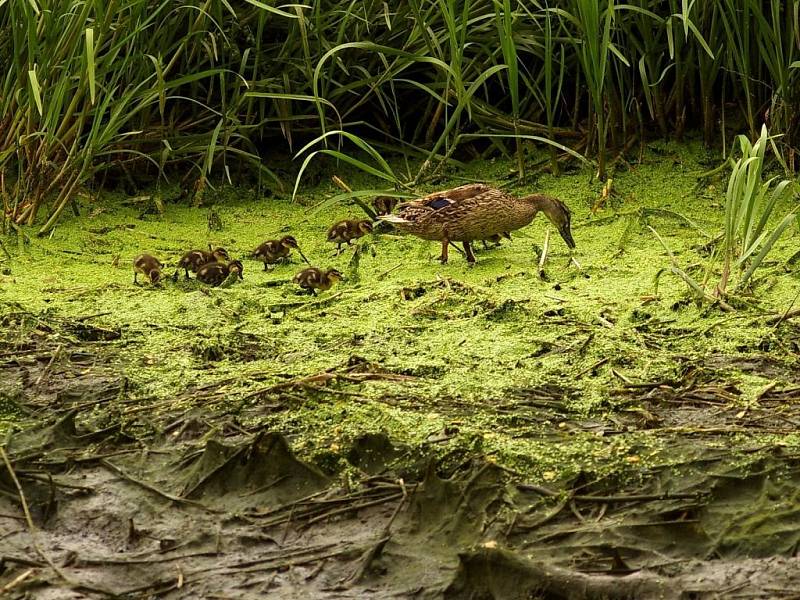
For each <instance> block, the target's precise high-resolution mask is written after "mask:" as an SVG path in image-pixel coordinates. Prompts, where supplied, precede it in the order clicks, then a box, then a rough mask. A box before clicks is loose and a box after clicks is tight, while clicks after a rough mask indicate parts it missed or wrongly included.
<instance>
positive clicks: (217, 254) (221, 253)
mask: <svg viewBox="0 0 800 600" xmlns="http://www.w3.org/2000/svg"><path fill="white" fill-rule="evenodd" d="M211 255H212V256H213V257H214V260H215V261H217V262H222V261H224V260H228V259H229V258H230V257H229V256H228V251H227V250H225V248H217V249H216V250H214V251H212V252H211Z"/></svg>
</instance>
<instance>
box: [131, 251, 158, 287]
mask: <svg viewBox="0 0 800 600" xmlns="http://www.w3.org/2000/svg"><path fill="white" fill-rule="evenodd" d="M163 268H164V265H163V263H162V262H161V261H160V260H158V259H157V258H156V257H155V256H150V255H149V254H140V255H139V256H137V257H136V258H134V259H133V283H136V284H138V283H139V282H138V281H136V278H137V277H138V275H139V273H141V274H142V275H144V276H145V277H147V278H148V279H149V280H150V283H152V284H153V285H155V284H157V283H158V282H159V281H160V280H161V269H163Z"/></svg>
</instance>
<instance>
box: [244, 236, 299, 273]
mask: <svg viewBox="0 0 800 600" xmlns="http://www.w3.org/2000/svg"><path fill="white" fill-rule="evenodd" d="M292 248H294V249H295V250H297V252H298V254H300V256H302V257H303V260H304V261H305V262H306V264H309V265H310V264H311V263H310V262H308V259H307V258H306V256H305V254H303V251H302V250H300V246H298V245H297V240H296V239H294V238H293V237H292V236H291V235H285V236H283V237H282V238H281V239H279V240H269V241H266V242H264V243H263V244H261V245H260V246H259V247H258V248H256V249H255V251H254V252H253V258H255V259H256V260H260V261H263V262H264V270H265V271H266V270H267V265H273V264H275V263H276V262H278V261H279V260H281V259H282V258H286V257H287V256H289V252H291V251H292Z"/></svg>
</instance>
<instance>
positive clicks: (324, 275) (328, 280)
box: [294, 267, 343, 296]
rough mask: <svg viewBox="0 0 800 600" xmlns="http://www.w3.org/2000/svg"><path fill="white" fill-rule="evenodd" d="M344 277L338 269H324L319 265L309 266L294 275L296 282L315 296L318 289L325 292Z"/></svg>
mask: <svg viewBox="0 0 800 600" xmlns="http://www.w3.org/2000/svg"><path fill="white" fill-rule="evenodd" d="M342 279H343V276H342V274H341V273H340V272H339V271H337V270H336V269H328V270H327V271H323V270H322V269H318V268H317V267H308V268H307V269H303V270H302V271H300V272H299V273H298V274H297V275H295V276H294V282H295V283H296V284H297V285H299V286H300V287H301V288H303V289H304V290H308V291H309V292H311V293H312V294H314V295H315V296H316V295H317V292H316V290H322V291H323V292H324V291H325V290H329V289H331V287H333V284H334V283H336V282H337V281H341V280H342Z"/></svg>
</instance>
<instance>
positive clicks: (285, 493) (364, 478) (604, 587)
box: [0, 313, 800, 599]
mask: <svg viewBox="0 0 800 600" xmlns="http://www.w3.org/2000/svg"><path fill="white" fill-rule="evenodd" d="M31 319H32V317H31V316H30V315H26V314H22V313H19V314H16V315H9V316H7V317H6V319H5V326H6V331H7V332H9V333H13V335H9V337H8V338H7V339H6V342H5V344H4V347H3V362H2V365H0V370H1V371H2V374H3V381H4V382H6V383H8V382H21V385H20V386H18V387H17V388H16V389H17V393H16V395H14V394H13V393H10V392H9V391H8V387H7V388H6V390H5V391H4V398H5V401H6V402H9V403H12V404H13V406H14V407H15V410H17V411H18V412H19V414H20V415H24V416H27V417H31V418H35V420H37V421H39V422H40V424H39V425H38V426H34V427H29V428H25V429H24V430H20V431H17V432H15V433H12V434H11V435H10V437H9V439H8V441H7V443H6V444H5V445H4V450H3V451H4V453H5V456H4V457H3V462H4V465H3V466H4V468H3V469H2V473H1V474H0V493H1V495H0V539H2V552H0V554H2V563H1V564H2V573H0V588H2V589H4V592H5V593H7V594H8V595H9V597H19V598H22V597H34V598H59V599H60V598H104V597H109V596H111V595H113V596H120V597H129V598H152V597H163V598H193V597H206V598H214V597H220V598H221V597H236V598H261V597H263V596H264V595H265V594H267V593H269V594H270V595H274V596H275V597H285V598H293V597H310V596H313V597H326V598H369V597H374V598H386V597H420V598H440V597H446V598H530V597H546V598H628V597H635V598H681V597H686V594H692V597H695V598H716V597H764V598H780V597H786V598H789V597H795V594H796V590H797V589H798V588H800V576H798V572H800V571H798V568H797V567H798V566H800V565H799V564H798V562H797V559H796V558H795V553H796V550H797V547H798V543H800V528H798V527H797V526H796V522H797V518H798V517H797V509H796V506H797V504H798V498H797V494H798V492H797V490H798V489H800V455H798V454H797V453H796V452H795V451H794V450H792V449H791V448H785V447H766V446H761V447H758V446H751V447H744V446H742V447H739V448H738V449H737V450H736V451H735V452H731V451H730V450H727V449H725V448H723V445H722V444H721V443H720V442H721V437H720V436H724V435H728V434H729V432H728V431H722V430H724V429H726V427H727V426H726V424H725V423H724V422H721V421H720V420H719V418H718V415H719V414H720V412H721V406H723V405H724V403H725V402H727V401H729V400H730V397H729V395H730V394H732V393H735V390H733V389H732V388H730V387H729V386H725V385H724V384H722V383H720V382H719V381H718V378H715V377H714V376H711V375H709V374H708V371H706V370H703V369H696V370H694V371H692V372H690V373H688V374H687V375H686V377H684V378H683V379H682V380H681V381H680V382H677V381H675V382H666V381H662V382H654V383H652V384H640V385H629V386H627V387H626V388H625V389H623V390H621V391H620V393H621V394H625V395H629V396H631V397H632V398H633V399H634V400H635V402H636V410H635V411H632V412H633V414H634V415H635V418H631V419H630V420H629V424H628V425H623V424H622V423H617V424H616V425H613V426H615V427H617V428H619V427H625V426H641V427H645V428H647V426H648V425H647V423H650V426H653V425H652V424H653V423H656V422H658V421H659V420H661V421H665V422H663V423H661V434H662V435H667V434H666V433H665V432H666V431H669V442H670V447H671V448H672V449H673V451H674V455H675V456H680V457H681V459H680V460H672V461H668V462H664V463H663V464H660V465H653V464H651V465H650V466H649V467H648V468H646V469H640V470H638V472H637V476H636V477H635V478H632V477H630V476H625V475H620V474H614V475H607V476H603V475H598V474H597V473H591V472H588V471H586V472H581V473H579V474H578V475H576V476H571V477H568V478H561V479H558V480H553V481H551V482H547V483H546V484H545V483H542V482H538V481H532V480H530V479H529V478H527V477H525V476H524V475H522V474H520V473H516V472H514V470H513V469H509V468H507V467H504V466H503V465H500V464H497V463H496V462H495V461H494V460H493V459H492V458H491V457H490V456H487V455H486V453H484V452H481V451H480V450H477V449H476V450H475V451H472V452H466V451H464V450H463V449H459V450H457V451H456V450H454V451H453V452H452V453H449V454H444V455H442V454H438V455H437V454H435V453H431V452H429V451H428V450H425V449H424V448H415V447H411V446H408V445H407V444H403V443H402V442H400V441H398V440H397V439H391V438H390V437H388V436H386V435H378V434H367V435H361V436H358V437H356V438H354V439H352V440H350V441H349V443H348V444H347V445H346V446H343V447H340V448H336V449H331V458H330V459H329V460H328V461H325V460H321V459H320V460H317V461H316V462H309V461H308V460H302V459H300V458H298V457H297V456H296V454H295V453H294V452H293V449H292V446H291V444H290V443H289V441H287V438H286V437H285V436H284V435H281V434H280V433H277V432H275V431H271V430H270V429H269V428H265V427H263V426H262V425H253V424H251V423H249V422H248V421H250V420H251V419H249V418H247V416H246V411H247V410H253V407H250V408H248V409H245V411H244V413H238V412H236V411H233V410H231V409H230V405H229V407H228V408H227V409H222V408H221V407H220V406H217V407H215V406H214V405H213V404H209V403H208V402H207V400H208V397H207V396H206V397H205V398H204V397H203V396H202V393H203V392H205V393H207V394H208V393H211V392H213V390H212V389H206V390H194V392H193V394H194V395H195V399H197V400H200V402H199V403H197V404H194V405H193V406H191V407H187V405H186V399H180V398H174V399H173V401H172V402H170V403H168V404H167V405H166V406H163V400H155V399H152V398H147V397H144V396H141V395H140V394H139V392H140V390H138V389H137V388H136V386H135V385H134V384H131V383H130V381H129V380H128V379H127V378H126V377H125V376H124V375H123V374H122V373H121V371H120V364H119V356H118V355H117V353H116V352H117V350H118V348H116V349H115V348H114V347H113V344H118V343H121V341H120V340H114V339H113V338H114V337H115V334H114V332H113V331H111V330H107V329H103V328H98V329H95V328H93V327H92V326H90V325H87V324H85V323H80V322H72V321H68V320H64V319H44V318H42V317H37V318H34V319H33V323H35V326H34V325H32V322H31ZM76 332H79V333H76ZM109 338H111V339H109ZM710 360H713V361H718V360H719V358H712V359H710ZM711 364H718V363H711ZM406 378H407V376H403V375H401V374H397V373H392V372H391V371H390V370H386V369H381V368H380V365H376V364H368V363H364V362H361V361H358V360H354V361H352V363H351V364H349V365H347V366H345V367H344V368H342V369H341V370H340V371H339V372H329V373H327V374H326V375H325V376H316V377H310V378H305V379H303V380H297V381H288V382H285V383H284V384H282V385H278V386H274V385H273V386H271V387H270V389H263V390H262V391H261V392H260V395H259V398H260V402H259V405H258V410H262V411H263V410H273V411H283V410H289V409H290V408H289V407H290V406H291V405H293V404H294V403H296V402H302V401H308V402H310V401H312V400H313V397H314V396H315V395H318V394H319V393H320V391H321V390H323V389H324V390H326V392H325V393H326V394H327V395H331V396H335V395H336V394H337V393H338V392H339V391H344V392H347V393H346V394H345V396H343V397H342V398H346V397H348V396H349V394H351V393H352V389H359V388H361V387H363V386H368V385H370V383H371V381H375V380H378V379H380V380H383V381H389V382H391V383H392V384H394V385H396V386H399V388H400V390H401V389H402V386H403V385H405V384H406ZM337 380H346V381H348V383H349V385H350V387H349V388H348V389H347V390H337V387H336V386H337ZM45 381H46V382H47V383H46V385H42V383H43V382H45ZM9 387H11V388H13V383H12V384H11V386H9ZM400 390H398V393H400ZM549 393H550V396H547V395H545V390H538V391H534V390H529V391H528V392H527V396H526V395H524V394H522V393H521V394H520V400H519V406H517V408H516V411H517V412H524V414H526V415H529V416H531V415H532V416H538V418H545V417H547V415H549V414H551V413H550V411H552V407H553V403H554V399H553V398H554V396H556V395H557V394H556V390H553V389H551V390H549ZM797 396H798V389H797V388H796V387H795V388H781V389H778V388H777V387H775V388H774V389H772V390H769V392H768V393H765V394H764V395H763V396H762V398H761V399H760V400H759V402H760V404H759V405H754V406H752V407H751V409H750V413H751V414H750V415H749V416H748V418H749V419H751V420H752V423H753V425H754V426H761V427H768V428H771V429H775V430H778V429H780V428H781V427H785V424H786V423H787V422H788V423H792V422H794V421H795V419H800V415H796V414H793V412H792V411H793V410H800V406H798V403H797ZM203 400H205V402H204V401H203ZM778 400H780V407H778V406H777V405H776V404H775V402H776V401H778ZM157 403H161V404H162V407H161V408H162V409H161V410H158V411H157V410H155V405H156V404H157ZM522 406H524V407H525V409H524V411H523V410H522V408H520V407H522ZM673 407H677V408H675V409H673ZM667 409H670V410H667ZM661 411H663V412H661ZM681 411H689V412H691V413H692V415H693V416H692V418H691V423H692V424H691V427H690V425H689V423H690V421H689V420H685V421H682V422H680V423H679V426H676V424H675V423H676V422H679V421H680V419H681V418H682V417H681V416H679V413H680V412H681ZM621 414H622V415H623V416H625V415H627V414H628V413H627V412H623V413H621ZM715 415H717V417H715ZM739 418H740V419H743V418H744V417H739ZM642 419H644V421H643V420H642ZM698 420H699V422H698ZM711 422H713V423H716V426H715V427H713V428H712V427H709V426H708V423H711ZM574 423H575V424H576V426H577V424H578V422H577V421H575V422H574ZM590 425H591V426H592V427H594V428H597V427H605V428H606V435H612V433H610V432H609V431H608V428H609V427H611V426H612V422H611V421H606V422H601V421H595V422H594V423H592V424H589V423H583V424H582V426H584V427H588V426H590ZM702 425H705V426H702ZM453 434H454V432H453V431H451V432H442V436H441V439H439V440H432V443H435V444H446V443H447V439H446V438H448V437H449V436H452V435H453ZM334 455H335V457H336V460H333V458H334ZM339 461H341V462H342V463H344V464H346V466H345V467H342V465H341V464H340V462H339ZM635 462H636V460H631V463H635ZM26 595H27V596H26Z"/></svg>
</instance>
